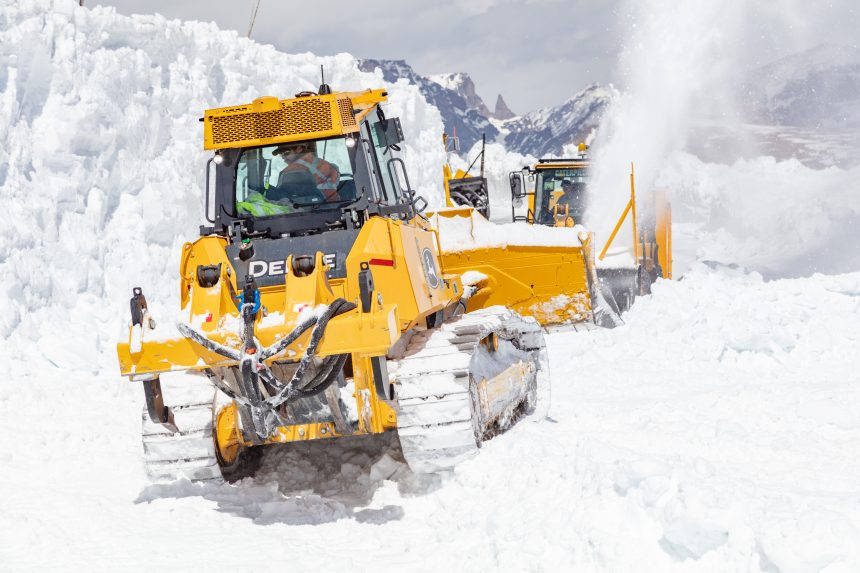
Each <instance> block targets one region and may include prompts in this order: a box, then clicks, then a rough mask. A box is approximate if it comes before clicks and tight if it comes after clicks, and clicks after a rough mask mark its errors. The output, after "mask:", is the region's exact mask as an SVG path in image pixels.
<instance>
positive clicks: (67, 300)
mask: <svg viewBox="0 0 860 573" xmlns="http://www.w3.org/2000/svg"><path fill="white" fill-rule="evenodd" d="M320 64H323V65H325V67H326V77H327V78H329V81H330V82H331V84H332V85H333V87H335V88H336V89H340V90H361V89H365V88H373V87H379V86H380V85H381V84H382V81H381V77H379V76H377V75H374V74H368V73H363V72H359V71H358V69H357V66H356V61H355V60H354V59H353V58H352V56H349V55H347V54H340V55H337V56H332V57H316V56H314V55H312V54H309V53H308V54H298V55H290V54H284V53H280V52H278V51H277V50H275V49H274V48H273V47H272V46H268V45H259V44H256V43H255V42H253V41H250V40H247V39H244V38H240V37H238V35H237V34H236V33H235V32H230V31H221V30H219V29H218V28H217V27H216V26H215V25H214V24H211V23H201V22H181V21H178V20H172V21H171V20H167V19H165V18H163V17H161V16H134V17H126V16H121V15H119V14H117V13H116V12H115V11H114V10H113V9H109V8H103V7H96V8H94V9H92V10H89V9H84V8H80V7H78V5H77V2H74V1H72V0H57V1H49V0H22V1H20V2H4V4H3V8H2V10H1V11H0V139H2V141H3V142H4V145H3V146H2V147H0V197H2V199H3V205H4V206H5V208H6V211H7V214H8V215H9V216H8V217H7V227H6V230H5V232H4V233H2V234H0V275H2V280H0V285H2V286H0V288H2V291H0V337H3V338H16V339H22V340H24V341H38V342H39V343H40V344H39V346H38V347H36V346H33V345H31V344H27V345H22V348H23V349H24V350H23V352H25V354H26V355H27V356H29V357H38V358H47V359H48V360H51V361H52V362H54V363H55V364H57V365H58V366H63V367H71V368H74V367H81V368H85V369H93V368H95V364H96V363H97V356H96V355H97V349H99V348H107V347H108V346H109V344H110V343H111V342H112V341H113V339H114V336H115V334H116V332H117V325H118V324H119V323H120V322H124V321H125V317H126V315H127V314H128V309H127V308H126V305H125V303H124V300H126V299H127V297H128V296H129V293H130V292H131V291H130V289H131V287H132V286H141V287H143V289H144V292H145V293H147V294H148V295H149V300H150V303H151V304H152V303H156V304H157V305H158V306H163V307H164V308H168V309H172V308H174V307H175V306H174V305H175V300H176V296H175V295H176V294H177V293H176V292H175V290H176V278H177V277H176V269H177V267H178V255H179V247H180V245H181V243H182V241H183V240H185V239H187V238H193V237H194V235H195V232H196V226H197V223H198V221H200V219H201V211H202V208H201V201H202V195H203V193H202V183H203V181H202V176H203V168H204V162H205V158H206V154H205V153H204V151H203V149H202V140H203V133H202V124H200V123H198V121H197V118H198V117H200V115H201V113H202V111H203V110H204V109H206V108H209V107H215V106H221V105H226V104H229V103H238V102H248V101H251V100H253V99H254V98H256V97H259V96H261V95H277V96H279V97H290V96H291V95H292V94H294V93H296V92H298V91H301V90H314V89H316V87H317V84H318V82H319V65H320ZM387 107H388V109H387V111H388V115H389V116H395V115H396V116H400V117H401V118H402V119H403V123H404V130H405V132H406V135H407V138H408V142H409V143H407V144H406V146H405V150H404V151H405V153H404V155H405V160H406V162H407V165H408V167H409V168H410V175H411V179H412V182H413V185H415V186H416V187H417V188H418V190H419V192H420V193H421V194H423V195H424V196H425V197H427V198H428V199H429V200H430V202H431V204H439V203H440V202H441V191H440V186H441V179H440V172H439V168H440V165H441V164H442V161H443V156H442V150H441V146H440V145H439V141H440V140H441V120H440V116H439V113H438V111H436V110H435V108H432V107H430V106H428V105H427V103H426V102H425V100H424V98H423V97H422V96H421V95H420V94H419V93H418V90H417V88H415V87H414V86H410V85H407V84H405V83H398V84H397V85H396V86H395V87H394V89H392V90H391V103H390V104H389V105H388V106H387ZM64 339H73V340H74V341H75V345H76V346H77V347H79V350H75V351H73V352H65V353H64V352H61V351H59V350H58V348H61V347H62V346H63V344H61V343H62V341H63V340H64ZM4 346H5V345H4ZM8 351H9V350H8V347H7V348H6V349H4V350H3V351H0V352H8ZM114 360H115V359H114V358H113V357H112V356H108V357H107V361H108V362H107V364H108V366H109V367H110V368H114V367H115V366H114ZM3 361H4V362H7V360H5V359H4V360H3Z"/></svg>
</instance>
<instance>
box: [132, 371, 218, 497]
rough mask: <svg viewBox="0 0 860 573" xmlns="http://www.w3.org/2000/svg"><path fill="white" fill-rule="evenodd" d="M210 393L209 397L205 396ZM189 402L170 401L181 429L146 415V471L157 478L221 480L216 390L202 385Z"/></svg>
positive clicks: (166, 479) (143, 426)
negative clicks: (214, 429) (214, 420)
mask: <svg viewBox="0 0 860 573" xmlns="http://www.w3.org/2000/svg"><path fill="white" fill-rule="evenodd" d="M207 393H208V394H209V395H210V396H211V398H210V399H209V400H208V401H206V400H203V399H201V398H202V396H205V395H206V394H207ZM195 394H197V396H193V397H191V399H190V400H188V401H187V402H186V403H179V404H170V408H171V410H172V411H173V418H174V423H175V424H176V427H177V428H178V429H179V431H178V432H171V431H170V430H169V429H167V428H165V427H164V426H162V425H161V424H158V423H156V422H153V421H152V420H151V419H150V418H149V414H148V413H147V411H146V408H144V409H143V416H142V422H143V424H142V428H141V430H142V432H141V434H142V441H143V457H144V466H145V468H146V473H147V475H149V477H150V479H151V480H153V481H174V480H177V479H180V478H183V477H184V478H187V479H189V480H191V481H221V480H222V475H221V469H220V467H219V465H218V458H217V455H216V453H215V440H214V438H213V435H212V411H213V406H214V401H215V390H214V388H212V387H208V388H205V389H203V388H201V389H200V390H199V391H198V392H195Z"/></svg>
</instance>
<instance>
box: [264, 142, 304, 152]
mask: <svg viewBox="0 0 860 573" xmlns="http://www.w3.org/2000/svg"><path fill="white" fill-rule="evenodd" d="M310 147H311V144H310V143H309V142H307V141H291V142H289V143H282V144H281V145H279V146H278V147H276V148H275V150H274V151H273V152H272V155H281V154H283V153H286V152H288V151H293V150H294V149H300V148H301V149H305V148H310Z"/></svg>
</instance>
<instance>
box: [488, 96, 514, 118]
mask: <svg viewBox="0 0 860 573" xmlns="http://www.w3.org/2000/svg"><path fill="white" fill-rule="evenodd" d="M493 117H494V118H496V119H500V120H502V121H504V120H506V119H512V118H514V117H516V114H515V113H514V112H512V111H511V108H509V107H508V104H506V103H505V98H503V97H502V94H499V97H497V98H496V109H495V110H494V111H493Z"/></svg>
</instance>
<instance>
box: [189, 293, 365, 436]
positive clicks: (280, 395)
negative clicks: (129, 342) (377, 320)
mask: <svg viewBox="0 0 860 573" xmlns="http://www.w3.org/2000/svg"><path fill="white" fill-rule="evenodd" d="M355 308H356V305H355V304H353V303H351V302H348V301H346V300H344V299H342V298H338V299H335V300H334V301H333V302H332V303H331V304H330V305H329V306H327V307H325V308H324V309H323V310H322V311H321V312H320V311H317V312H314V313H313V314H311V315H309V316H308V317H307V318H305V319H304V320H302V321H301V322H299V323H298V324H297V325H296V326H295V328H293V330H292V331H291V332H290V333H289V334H287V335H286V336H285V337H284V338H282V339H280V340H278V341H277V342H275V343H274V344H272V345H271V346H268V347H261V346H260V344H259V341H258V340H257V339H256V336H255V335H254V320H255V318H256V316H257V312H258V311H259V310H260V292H259V289H258V288H257V286H256V284H255V283H254V280H253V278H252V277H250V276H248V277H246V282H245V288H244V290H243V291H242V294H241V295H240V310H241V313H242V319H243V321H242V322H243V324H242V333H241V334H242V349H241V350H238V349H235V348H231V347H229V346H225V345H223V344H220V343H218V342H216V341H214V340H212V339H210V338H209V337H207V336H206V335H205V334H203V333H202V332H200V331H198V330H195V329H194V328H192V327H191V326H189V325H187V324H183V323H178V324H177V325H176V326H177V328H178V329H179V332H180V333H182V335H183V336H185V337H187V338H189V339H190V340H193V341H194V342H196V343H197V344H200V345H201V346H203V347H204V348H206V349H208V350H211V351H212V352H214V353H216V354H220V355H221V356H223V357H224V358H227V359H229V360H234V361H236V362H238V363H239V376H238V387H239V391H238V392H237V391H234V390H233V389H232V388H230V387H229V386H227V385H226V384H225V383H224V382H222V381H221V380H219V379H218V377H216V376H215V375H214V373H213V372H212V371H211V370H208V369H207V371H206V373H207V375H209V380H210V381H211V382H212V383H213V384H214V385H215V386H217V387H218V388H219V389H220V390H221V391H222V392H224V393H225V394H226V395H227V396H229V397H230V398H232V399H233V400H235V401H236V402H237V403H238V404H239V405H240V406H242V407H244V408H245V412H246V414H248V416H247V417H246V419H247V420H248V421H249V422H250V424H251V425H252V426H253V432H254V434H256V438H257V439H259V440H265V439H266V438H268V437H269V436H270V435H271V434H272V432H273V431H274V430H275V428H277V427H279V426H285V425H288V421H287V420H285V419H284V418H283V417H282V415H281V407H282V406H284V405H288V404H289V403H291V402H294V401H296V400H299V399H301V398H308V397H311V396H316V395H317V394H320V393H322V392H324V391H325V390H326V389H327V388H328V387H329V386H330V385H331V384H332V383H333V382H334V381H335V380H337V377H338V375H339V374H340V373H341V371H342V370H343V367H344V364H345V363H346V360H347V358H348V356H349V355H348V354H338V355H334V356H327V357H325V358H323V359H321V360H319V361H317V363H316V364H315V366H316V368H314V369H313V371H310V370H309V366H310V365H311V364H312V363H314V358H315V355H316V351H317V347H318V346H319V343H320V341H321V340H322V337H323V335H324V334H325V329H326V326H327V325H328V322H329V320H331V319H332V318H334V317H335V316H338V315H340V314H343V313H345V312H349V311H351V310H353V309H355ZM311 328H313V330H312V332H311V337H310V341H309V342H308V346H307V348H306V349H305V353H304V355H303V356H302V358H301V360H300V361H299V364H298V366H297V368H296V370H295V372H294V373H293V375H292V377H291V378H290V379H289V380H288V381H286V382H282V381H281V380H279V379H278V378H277V377H276V376H275V375H274V373H273V372H272V370H271V369H270V368H269V366H268V365H267V364H266V363H265V361H266V360H268V359H270V358H274V357H276V356H278V355H279V354H280V353H282V352H284V351H285V350H286V349H287V347H288V346H290V345H291V344H292V343H293V342H295V341H296V340H297V339H298V338H299V337H300V336H301V335H302V334H304V333H305V332H307V331H308V330H309V329H311ZM261 383H262V384H261ZM264 392H265V395H264ZM251 438H253V436H251Z"/></svg>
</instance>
